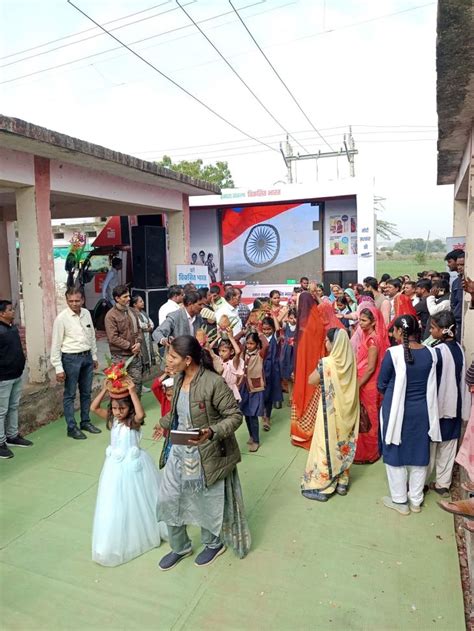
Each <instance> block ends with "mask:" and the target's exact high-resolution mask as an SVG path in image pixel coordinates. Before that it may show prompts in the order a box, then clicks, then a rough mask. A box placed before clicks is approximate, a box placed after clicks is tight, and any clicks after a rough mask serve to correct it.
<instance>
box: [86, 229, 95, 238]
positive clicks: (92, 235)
mask: <svg viewBox="0 0 474 631" xmlns="http://www.w3.org/2000/svg"><path fill="white" fill-rule="evenodd" d="M96 236H97V232H96V231H95V230H88V231H87V232H86V237H96Z"/></svg>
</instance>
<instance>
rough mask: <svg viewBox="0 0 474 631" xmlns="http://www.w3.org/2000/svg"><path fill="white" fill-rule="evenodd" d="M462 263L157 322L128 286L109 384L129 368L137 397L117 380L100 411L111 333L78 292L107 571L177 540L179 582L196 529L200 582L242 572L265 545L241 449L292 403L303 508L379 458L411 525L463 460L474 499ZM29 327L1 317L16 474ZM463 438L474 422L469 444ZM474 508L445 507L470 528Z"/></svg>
mask: <svg viewBox="0 0 474 631" xmlns="http://www.w3.org/2000/svg"><path fill="white" fill-rule="evenodd" d="M446 262H447V265H448V267H449V269H450V273H449V272H440V273H437V272H435V271H432V272H422V273H420V274H419V275H418V279H417V280H416V281H415V280H412V279H411V278H410V277H407V276H404V277H397V278H390V277H388V276H384V277H382V278H381V279H380V280H378V279H376V278H374V277H367V278H365V279H364V280H363V282H362V283H361V284H355V285H351V286H349V287H347V288H343V287H340V286H339V285H336V284H332V285H330V287H328V288H327V291H325V287H324V286H323V285H321V284H318V283H317V282H315V281H310V280H309V278H307V277H303V278H301V281H300V284H299V285H298V286H295V288H294V292H293V294H292V296H291V297H290V298H289V299H288V300H287V301H282V299H281V294H280V292H279V291H278V290H273V291H271V292H270V294H269V295H268V297H267V296H262V297H260V298H258V299H257V300H255V301H254V303H253V304H252V305H247V304H246V303H245V302H243V301H242V292H241V290H240V289H239V288H238V287H234V286H232V285H230V284H229V285H225V286H223V287H222V286H220V285H218V284H214V285H212V286H211V287H210V288H199V289H198V288H196V287H195V286H193V285H192V284H189V285H186V286H184V287H180V286H178V285H174V286H171V287H170V288H169V291H168V300H167V302H166V303H165V304H164V305H163V306H162V307H161V308H160V310H159V312H158V314H151V316H152V317H150V315H149V314H147V313H146V312H145V305H144V303H143V300H142V299H141V298H140V297H139V296H131V295H130V291H129V289H128V287H127V286H125V285H115V286H114V287H113V289H112V292H111V294H112V299H113V301H114V304H113V307H112V308H111V309H110V310H109V311H108V312H107V315H106V316H105V330H106V335H107V339H108V343H109V348H110V353H111V358H112V368H111V369H110V370H112V372H113V371H114V370H116V371H117V374H119V373H120V371H123V370H125V369H126V373H127V377H126V385H125V387H124V388H122V391H120V392H119V393H118V394H117V388H115V389H114V387H115V386H114V383H115V382H113V381H111V380H110V379H109V380H106V381H105V382H104V386H103V388H102V390H101V391H100V393H99V394H98V395H97V397H96V398H95V400H94V401H93V402H92V404H91V386H92V375H93V371H94V369H95V368H97V347H96V340H95V333H94V329H93V326H92V321H91V319H90V314H89V312H88V311H87V310H86V309H84V308H83V306H82V305H83V297H82V295H81V293H80V292H79V291H78V290H77V289H75V288H69V289H68V290H67V292H66V301H67V308H66V309H65V310H64V311H63V312H61V313H60V314H59V315H58V316H57V318H56V320H55V322H54V327H53V341H52V348H51V364H52V365H53V367H54V369H55V372H56V377H57V380H58V382H60V383H64V416H65V419H66V424H67V430H66V431H67V436H69V437H71V438H73V439H76V440H84V439H85V438H86V434H85V432H87V433H90V434H98V433H100V432H101V430H100V429H99V428H98V427H96V426H95V425H93V424H92V422H91V419H90V412H91V411H92V413H93V414H95V415H96V416H97V417H98V418H102V419H104V420H105V421H106V426H107V428H108V429H110V430H111V445H110V447H109V448H108V449H107V454H106V455H107V457H106V463H105V465H104V469H103V472H102V474H101V478H100V483H99V491H98V498H97V505H96V517H95V521H94V532H93V559H94V560H95V561H97V562H98V563H101V564H103V565H118V564H120V563H124V562H126V561H128V560H130V559H131V558H134V557H136V556H138V555H139V554H142V553H143V552H145V551H147V550H149V549H151V548H153V547H156V546H157V545H159V543H160V541H161V539H163V538H167V539H168V540H169V544H170V547H171V552H170V553H168V554H167V555H165V556H164V557H163V559H162V560H161V561H160V569H162V570H170V569H171V568H173V567H175V566H176V565H177V564H178V563H179V562H181V561H182V560H183V559H184V558H186V557H188V556H190V554H191V553H192V542H191V540H190V538H189V536H188V533H187V530H186V527H187V526H188V525H190V524H194V525H198V526H200V528H201V539H202V544H203V550H202V551H201V553H200V554H199V555H198V556H197V557H196V560H195V563H196V565H198V566H205V565H208V564H209V563H212V562H213V561H214V560H215V559H216V558H217V557H218V556H220V555H221V554H222V553H223V552H225V550H226V547H229V546H230V547H232V548H233V549H234V551H235V552H236V554H237V555H238V556H239V557H240V558H243V557H244V556H245V555H246V554H247V552H248V550H249V549H250V544H251V538H250V532H249V528H248V524H247V520H246V517H245V509H244V502H243V494H242V489H241V486H240V481H239V477H238V473H237V464H238V463H239V461H240V457H241V456H240V449H239V446H238V443H237V441H236V438H235V432H236V430H237V429H238V428H239V426H240V425H241V424H242V422H243V420H244V419H245V423H246V427H247V431H248V441H247V449H248V452H249V453H251V454H252V453H256V452H257V451H258V450H259V449H260V448H262V446H263V447H264V442H265V441H264V435H265V433H267V432H270V431H271V429H272V423H273V422H274V420H273V410H274V409H281V408H282V406H283V405H284V401H285V395H286V401H287V405H288V406H289V408H290V409H289V410H288V421H289V422H288V428H289V439H290V440H291V442H292V444H293V445H295V446H297V447H300V448H303V449H306V450H307V451H308V456H307V463H306V466H305V470H304V472H303V475H302V479H301V492H302V495H303V497H305V498H307V499H310V500H316V501H319V502H326V501H328V500H329V499H330V498H331V497H332V496H336V495H339V496H344V495H346V494H347V493H348V492H349V489H350V477H349V476H350V470H351V467H352V466H353V465H354V464H360V465H369V464H372V463H375V462H376V461H378V460H379V459H380V458H382V459H383V462H384V464H385V469H386V476H387V484H388V490H389V492H388V494H387V495H386V496H385V497H384V498H383V504H384V505H385V506H386V507H387V508H389V509H393V510H395V511H397V512H398V513H399V514H401V515H409V514H410V513H418V512H420V511H421V507H422V504H423V500H424V495H425V493H426V492H428V491H429V490H431V491H432V492H434V493H436V494H437V495H439V496H440V497H442V498H448V497H449V492H450V487H451V483H452V476H453V467H454V464H455V461H457V462H458V463H459V464H460V465H462V466H463V467H464V468H465V469H466V472H467V476H466V482H465V483H464V484H465V490H466V491H467V492H468V493H473V492H474V418H473V413H472V408H471V392H472V391H473V389H474V363H472V364H471V365H470V367H468V366H467V365H466V358H465V356H464V351H463V349H462V346H461V345H460V343H459V340H460V334H461V328H462V318H463V313H464V310H465V308H471V309H472V308H474V282H473V281H471V280H470V279H469V278H466V277H465V276H464V253H463V252H462V251H459V250H457V251H453V252H450V253H449V254H448V255H447V257H446ZM109 287H110V284H109ZM464 303H466V304H464ZM152 318H153V319H152ZM155 318H156V321H157V326H156V327H155V324H154V319H155ZM13 320H14V311H13V307H12V305H11V303H10V302H9V301H7V300H3V301H0V351H1V352H0V358H1V359H0V420H1V421H2V424H1V427H0V431H1V432H2V436H3V441H2V440H1V437H0V457H2V458H10V457H13V455H14V453H13V452H12V451H11V449H10V447H15V446H31V445H32V443H31V441H28V440H27V439H24V438H23V437H22V436H20V435H19V434H18V401H19V396H20V391H21V384H20V383H19V380H20V381H21V373H22V371H23V367H24V355H23V351H22V349H21V343H20V342H19V337H18V331H17V330H16V328H15V327H14V324H13ZM155 345H156V347H155ZM12 358H14V361H12ZM155 363H158V364H159V368H160V370H159V373H160V375H159V377H157V378H156V379H155V381H154V382H153V384H152V388H151V389H152V391H153V394H154V395H155V397H156V398H157V400H158V402H159V404H160V406H161V420H160V423H158V424H157V425H156V426H155V428H154V433H153V437H154V439H156V440H161V439H163V449H162V454H161V458H160V467H161V468H162V471H161V473H158V470H157V468H156V466H155V464H154V463H153V461H152V460H151V459H150V458H149V456H148V455H147V454H146V453H145V452H144V451H143V450H141V449H140V446H139V443H140V437H141V426H142V424H143V421H144V418H145V412H144V410H143V407H142V404H141V395H142V388H143V381H144V379H146V375H147V373H148V372H149V371H150V368H151V366H152V365H153V364H155ZM124 367H125V368H124ZM109 372H110V371H109ZM120 374H121V373H120ZM117 383H118V381H117ZM111 384H112V385H111ZM77 389H79V395H80V425H79V426H78V425H77V423H76V420H75V415H74V400H75V396H76V390H77ZM106 398H108V406H107V408H104V407H102V404H103V402H104V400H105V399H106ZM282 417H283V418H284V415H281V414H280V415H279V419H280V420H279V422H282V421H281V419H282ZM463 421H469V423H468V426H467V429H466V431H465V433H464V437H463V439H462V441H461V434H462V423H463ZM460 443H461V444H460ZM468 502H472V503H474V500H468ZM469 506H470V504H469ZM469 506H468V508H466V506H464V505H463V507H462V508H458V507H457V506H456V505H455V503H451V502H444V504H443V507H444V508H445V509H446V510H450V511H451V512H458V513H460V514H466V511H468V510H470V509H469ZM473 513H474V510H473ZM132 521H133V524H134V525H133V526H132ZM471 523H472V522H471ZM118 524H120V526H119V525H118ZM137 524H139V525H140V527H136V526H137ZM467 527H471V525H470V523H467Z"/></svg>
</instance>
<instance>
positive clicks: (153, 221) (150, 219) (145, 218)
mask: <svg viewBox="0 0 474 631" xmlns="http://www.w3.org/2000/svg"><path fill="white" fill-rule="evenodd" d="M137 226H159V227H161V226H163V215H137Z"/></svg>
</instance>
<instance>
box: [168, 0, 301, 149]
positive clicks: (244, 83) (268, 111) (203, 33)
mask: <svg viewBox="0 0 474 631" xmlns="http://www.w3.org/2000/svg"><path fill="white" fill-rule="evenodd" d="M176 4H177V5H178V7H179V8H180V9H181V10H182V11H183V13H184V14H185V15H186V16H187V17H188V18H189V19H190V20H191V22H192V23H193V24H194V26H195V27H196V28H197V30H198V31H199V32H200V33H201V35H202V36H203V37H204V38H205V39H206V41H207V42H209V44H210V45H211V46H212V48H213V49H214V50H215V51H216V53H217V54H218V55H219V57H220V58H221V59H222V60H223V61H224V63H225V64H226V65H227V66H228V67H229V68H230V70H231V71H232V72H233V73H234V75H235V76H236V77H237V79H238V80H239V81H240V82H241V83H242V84H243V85H244V86H245V87H246V88H247V90H248V91H249V92H250V94H251V95H252V96H253V97H254V99H255V100H256V101H257V103H258V104H259V105H260V106H261V107H262V108H263V109H264V110H265V112H266V113H267V114H268V115H269V116H270V118H271V119H272V120H273V121H274V122H275V123H276V124H277V125H278V126H279V127H280V128H281V129H282V130H283V131H284V132H285V134H286V135H287V136H290V138H292V139H293V141H294V142H295V143H296V144H297V145H299V146H300V147H301V148H302V149H303V151H305V152H306V153H308V150H307V149H306V148H305V147H304V146H303V145H302V144H301V143H300V142H299V141H298V140H297V139H296V138H295V137H294V136H292V135H291V134H290V132H289V131H288V130H287V129H286V128H285V126H284V125H282V124H281V123H280V121H279V120H278V119H277V118H276V116H274V115H273V114H272V112H271V111H270V110H269V109H268V107H267V106H266V105H265V103H263V102H262V100H261V99H260V98H259V97H258V96H257V95H256V94H255V92H254V91H253V90H252V88H251V87H250V86H249V85H248V83H247V82H246V81H245V80H244V79H243V78H242V77H241V75H240V74H239V73H238V72H237V70H236V69H235V68H234V66H233V65H232V64H231V63H230V61H229V60H228V59H227V58H226V57H225V56H224V54H223V53H222V52H221V51H220V50H219V48H217V46H216V45H215V44H214V42H213V41H212V40H211V39H210V38H209V37H208V36H207V35H206V33H205V32H204V31H203V30H202V28H201V27H200V26H199V25H198V24H197V23H196V22H195V21H194V19H193V17H192V16H191V15H190V14H189V13H188V11H186V9H185V8H184V6H183V5H182V4H181V3H180V1H179V0H176Z"/></svg>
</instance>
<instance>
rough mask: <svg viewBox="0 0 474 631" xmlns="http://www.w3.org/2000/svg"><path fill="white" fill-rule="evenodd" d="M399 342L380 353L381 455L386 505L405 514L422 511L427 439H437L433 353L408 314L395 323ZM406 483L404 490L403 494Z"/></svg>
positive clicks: (436, 402)
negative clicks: (383, 468) (384, 470)
mask: <svg viewBox="0 0 474 631" xmlns="http://www.w3.org/2000/svg"><path fill="white" fill-rule="evenodd" d="M393 334H394V337H395V339H396V340H397V341H398V342H399V344H398V346H394V347H392V348H389V349H388V351H387V352H386V354H385V357H384V360H383V362H382V367H381V369H380V374H379V378H378V389H379V392H381V393H382V394H383V395H384V400H383V404H382V419H381V435H382V456H383V461H384V463H385V468H386V472H387V479H388V486H389V490H390V496H388V497H384V498H383V503H384V505H385V506H386V507H387V508H391V509H393V510H396V511H398V512H399V513H400V514H401V515H409V514H410V510H411V512H413V513H419V512H420V511H421V504H422V503H423V487H424V484H425V480H426V475H427V471H428V465H429V462H430V439H431V441H433V442H439V441H441V431H440V425H439V413H438V397H437V383H436V363H437V355H436V351H435V350H434V349H432V348H428V347H426V346H423V345H422V344H420V327H419V324H418V320H417V319H416V318H415V317H414V316H412V315H409V314H407V315H402V316H400V317H398V318H397V319H396V320H395V322H394V332H393ZM407 486H408V492H407Z"/></svg>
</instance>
